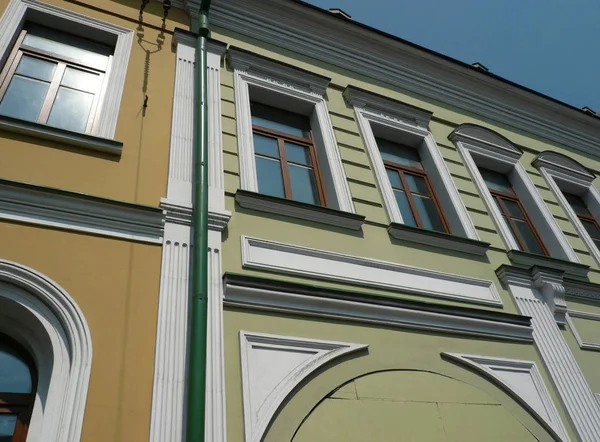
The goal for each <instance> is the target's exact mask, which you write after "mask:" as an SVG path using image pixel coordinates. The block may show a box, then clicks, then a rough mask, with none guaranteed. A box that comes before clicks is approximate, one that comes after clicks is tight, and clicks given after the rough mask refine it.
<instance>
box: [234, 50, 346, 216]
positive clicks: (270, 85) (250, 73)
mask: <svg viewBox="0 0 600 442" xmlns="http://www.w3.org/2000/svg"><path fill="white" fill-rule="evenodd" d="M228 56H229V60H230V63H231V65H232V67H233V68H234V94H235V103H236V106H235V112H236V123H237V141H238V157H239V164H240V187H241V188H242V189H243V190H249V191H251V192H258V181H257V177H256V162H255V159H254V143H253V138H252V114H251V111H250V89H249V86H252V87H254V88H260V89H263V90H266V91H271V92H273V93H276V94H278V95H281V96H283V97H285V98H286V99H288V100H289V99H293V100H296V101H299V102H303V103H304V104H306V105H308V106H309V107H311V108H312V109H313V110H312V115H313V118H311V120H312V121H316V124H317V126H318V127H313V131H314V132H315V133H319V134H320V137H318V138H320V139H321V141H322V145H319V144H321V143H317V146H316V147H317V149H323V151H324V154H325V158H326V164H323V162H321V164H320V166H321V169H322V170H321V173H325V172H326V170H325V169H327V170H328V171H329V173H330V176H331V180H332V183H333V186H332V188H331V189H326V191H327V197H328V200H329V205H330V206H332V207H333V208H339V210H342V211H345V212H350V213H355V209H354V203H353V202H352V195H351V193H350V187H349V185H348V181H347V180H346V173H345V171H344V166H343V164H342V159H341V156H340V152H339V150H338V146H337V141H336V138H335V133H334V130H333V126H332V124H331V119H330V118H329V111H328V110H327V104H326V103H325V99H324V97H323V93H324V91H325V89H326V86H327V84H329V80H328V79H327V81H325V80H323V79H322V78H321V77H317V76H315V75H314V74H310V73H307V72H304V71H301V70H299V69H293V68H290V67H288V66H285V65H282V64H279V63H275V62H272V61H269V60H265V59H264V58H262V57H259V56H256V55H251V54H248V53H246V52H241V51H239V50H235V49H229V51H228ZM265 66H266V67H265ZM321 83H322V84H321ZM312 121H311V123H312ZM317 141H319V140H317ZM326 187H327V186H326ZM332 198H333V199H335V202H334V201H331V199H332Z"/></svg>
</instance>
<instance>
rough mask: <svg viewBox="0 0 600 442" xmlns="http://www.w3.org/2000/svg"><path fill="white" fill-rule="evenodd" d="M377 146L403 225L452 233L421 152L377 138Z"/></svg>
mask: <svg viewBox="0 0 600 442" xmlns="http://www.w3.org/2000/svg"><path fill="white" fill-rule="evenodd" d="M377 146H378V147H379V151H380V153H381V158H382V159H383V163H384V165H385V168H386V172H387V176H388V178H389V180H390V184H391V186H392V188H393V189H394V195H395V196H396V202H397V203H398V208H399V209H400V214H401V215H402V220H403V222H404V224H406V225H409V226H414V227H421V228H423V229H428V230H437V231H439V232H449V229H448V227H447V225H446V222H445V220H444V218H443V215H442V212H441V210H440V207H439V204H438V202H437V200H436V198H435V195H433V193H432V191H431V185H430V183H429V177H428V176H427V172H426V171H425V170H424V168H423V165H422V163H421V158H420V157H419V152H418V151H417V150H416V149H413V148H411V147H408V146H403V145H401V144H397V143H393V142H391V141H388V140H384V139H380V138H378V139H377Z"/></svg>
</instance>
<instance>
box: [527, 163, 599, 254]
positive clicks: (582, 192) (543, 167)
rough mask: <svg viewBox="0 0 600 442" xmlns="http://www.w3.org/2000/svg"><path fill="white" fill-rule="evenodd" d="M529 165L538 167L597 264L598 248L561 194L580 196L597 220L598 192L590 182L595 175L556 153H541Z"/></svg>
mask: <svg viewBox="0 0 600 442" xmlns="http://www.w3.org/2000/svg"><path fill="white" fill-rule="evenodd" d="M532 164H533V165H534V166H535V167H537V168H538V170H539V171H540V173H541V175H542V176H543V177H544V179H545V180H546V182H547V183H548V186H549V187H550V190H552V193H554V196H555V197H556V199H557V201H558V202H559V204H560V206H561V207H562V209H563V210H564V211H565V213H566V214H567V216H568V217H569V219H570V220H571V223H572V224H573V226H575V229H576V230H577V233H578V234H579V237H580V238H581V239H582V240H583V242H584V243H585V245H586V246H587V248H588V250H589V251H590V253H591V255H592V256H593V257H594V259H595V260H596V262H597V263H599V264H600V250H599V249H598V246H596V243H595V242H594V240H593V239H592V237H591V236H590V234H589V233H588V231H587V229H586V228H585V227H584V226H583V224H582V223H581V221H580V220H579V217H578V216H577V215H576V214H575V212H574V211H573V208H572V207H571V204H569V202H568V201H567V199H566V198H565V195H564V193H563V191H565V192H568V193H572V194H575V195H579V196H580V197H581V198H582V199H583V200H584V202H585V204H586V206H587V207H588V210H590V212H591V213H592V214H593V215H594V217H596V218H598V217H599V216H600V193H599V192H598V190H597V189H596V188H595V187H594V185H593V180H594V179H595V178H596V177H595V176H594V174H593V173H591V172H590V171H588V170H587V169H586V168H585V167H583V165H581V164H579V163H578V162H576V161H574V160H572V159H571V158H569V157H567V156H565V155H562V154H559V153H555V152H542V153H541V154H539V155H538V156H537V157H536V158H535V159H534V160H533V162H532Z"/></svg>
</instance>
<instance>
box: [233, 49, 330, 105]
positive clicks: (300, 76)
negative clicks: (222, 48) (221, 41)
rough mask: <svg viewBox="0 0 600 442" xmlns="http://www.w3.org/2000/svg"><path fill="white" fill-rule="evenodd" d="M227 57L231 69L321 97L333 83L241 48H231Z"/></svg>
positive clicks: (328, 79) (327, 79)
mask: <svg viewBox="0 0 600 442" xmlns="http://www.w3.org/2000/svg"><path fill="white" fill-rule="evenodd" d="M227 57H228V60H229V63H230V64H231V67H233V68H234V69H236V70H239V71H243V72H249V73H254V72H257V73H259V74H263V75H266V76H267V77H269V78H272V79H274V80H280V81H283V82H285V83H288V82H289V83H292V84H294V85H297V86H300V87H302V88H305V89H308V90H310V91H312V92H314V93H317V94H319V95H323V94H325V92H326V90H327V86H329V83H330V82H331V79H330V78H327V77H324V76H322V75H317V74H313V73H312V72H308V71H305V70H304V69H299V68H296V67H294V66H291V65H288V64H285V63H280V62H277V61H274V60H271V59H268V58H265V57H261V56H259V55H255V54H253V53H251V52H248V51H246V50H244V49H240V48H234V47H230V48H229V50H228V51H227Z"/></svg>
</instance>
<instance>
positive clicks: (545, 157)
mask: <svg viewBox="0 0 600 442" xmlns="http://www.w3.org/2000/svg"><path fill="white" fill-rule="evenodd" d="M531 164H533V166H534V167H536V168H541V167H545V168H547V169H551V170H553V171H556V172H562V173H563V174H565V175H567V176H572V177H579V178H581V179H583V180H586V181H589V182H590V183H591V182H592V181H593V180H594V179H595V178H596V176H595V175H594V174H593V173H592V172H590V170H589V169H588V168H587V167H585V166H584V165H583V164H581V163H580V162H578V161H575V160H574V159H572V158H570V157H568V156H566V155H564V154H562V153H558V152H552V151H549V150H546V151H544V152H542V153H540V154H539V155H538V156H537V157H535V159H534V160H533V161H532V163H531Z"/></svg>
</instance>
